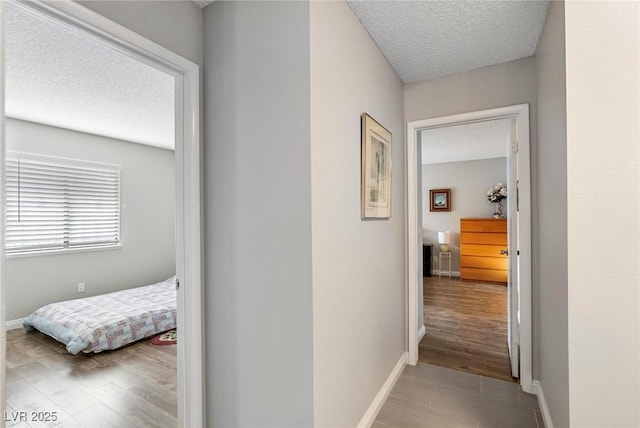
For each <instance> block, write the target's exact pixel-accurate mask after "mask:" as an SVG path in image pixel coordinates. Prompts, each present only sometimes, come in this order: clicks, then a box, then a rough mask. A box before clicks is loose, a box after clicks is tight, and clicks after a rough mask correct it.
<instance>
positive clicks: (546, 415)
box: [531, 380, 553, 428]
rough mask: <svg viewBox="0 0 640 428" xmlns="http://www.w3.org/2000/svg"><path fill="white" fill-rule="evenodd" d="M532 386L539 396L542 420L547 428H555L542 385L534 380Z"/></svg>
mask: <svg viewBox="0 0 640 428" xmlns="http://www.w3.org/2000/svg"><path fill="white" fill-rule="evenodd" d="M531 386H533V390H534V391H535V393H536V395H537V396H538V405H539V406H540V412H541V413H542V420H543V421H544V426H545V428H553V421H552V420H551V413H550V412H549V406H548V405H547V400H546V398H545V397H544V392H543V391H542V385H541V384H540V381H539V380H534V381H533V382H532V385H531Z"/></svg>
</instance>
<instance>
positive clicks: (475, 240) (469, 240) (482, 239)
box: [460, 232, 507, 248]
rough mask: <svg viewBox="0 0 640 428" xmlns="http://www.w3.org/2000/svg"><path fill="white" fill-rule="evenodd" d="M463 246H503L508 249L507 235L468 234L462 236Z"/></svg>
mask: <svg viewBox="0 0 640 428" xmlns="http://www.w3.org/2000/svg"><path fill="white" fill-rule="evenodd" d="M460 243H461V244H483V245H502V246H504V247H505V248H506V245H507V234H506V233H480V232H466V233H461V234H460Z"/></svg>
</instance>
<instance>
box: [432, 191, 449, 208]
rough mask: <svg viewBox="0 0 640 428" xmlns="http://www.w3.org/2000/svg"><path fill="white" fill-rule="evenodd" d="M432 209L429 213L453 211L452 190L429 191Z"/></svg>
mask: <svg viewBox="0 0 640 428" xmlns="http://www.w3.org/2000/svg"><path fill="white" fill-rule="evenodd" d="M429 200H430V201H431V209H430V210H429V211H451V189H431V190H429Z"/></svg>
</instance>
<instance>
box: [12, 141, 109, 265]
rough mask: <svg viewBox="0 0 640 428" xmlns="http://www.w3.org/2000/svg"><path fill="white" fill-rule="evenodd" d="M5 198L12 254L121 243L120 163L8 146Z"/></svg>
mask: <svg viewBox="0 0 640 428" xmlns="http://www.w3.org/2000/svg"><path fill="white" fill-rule="evenodd" d="M5 202H6V203H5V210H6V211H5V216H6V218H5V222H6V239H5V250H6V254H8V255H11V254H21V253H37V252H45V251H65V250H71V249H82V248H85V249H87V248H96V247H108V246H116V245H118V244H119V241H120V168H119V167H118V166H115V165H106V164H98V163H92V162H84V161H75V160H68V159H60V158H53V157H46V156H36V155H31V154H23V153H11V152H9V153H7V157H6V201H5Z"/></svg>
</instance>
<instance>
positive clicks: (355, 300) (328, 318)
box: [310, 2, 406, 427]
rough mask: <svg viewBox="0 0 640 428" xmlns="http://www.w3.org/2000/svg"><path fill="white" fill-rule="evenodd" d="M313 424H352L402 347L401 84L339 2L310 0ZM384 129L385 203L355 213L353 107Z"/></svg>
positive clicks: (356, 129)
mask: <svg viewBox="0 0 640 428" xmlns="http://www.w3.org/2000/svg"><path fill="white" fill-rule="evenodd" d="M310 9H311V10H310V14H311V18H310V19H311V183H312V184H311V190H312V192H311V195H312V196H311V201H312V219H313V222H312V230H313V241H312V248H313V251H312V252H313V349H314V353H313V362H314V370H313V374H314V379H313V382H314V389H313V391H314V397H315V400H314V401H315V405H314V425H315V426H316V427H355V426H357V425H358V422H359V421H360V420H361V418H362V417H363V416H364V414H365V412H366V410H367V408H368V407H369V405H370V404H371V402H372V401H373V399H374V397H375V396H376V394H377V393H378V391H379V390H380V388H381V387H382V385H383V383H384V381H385V380H386V379H387V377H388V376H389V374H390V373H391V371H392V369H393V367H394V366H395V365H396V364H397V363H398V360H399V359H400V357H401V356H402V354H403V353H404V351H405V333H404V331H405V323H406V320H405V316H406V311H405V306H406V300H405V226H404V223H405V221H404V219H405V208H404V207H405V197H404V123H403V111H402V110H403V104H402V103H403V101H402V99H403V89H402V88H403V85H402V82H401V81H400V79H399V78H398V77H397V75H396V74H395V72H394V71H393V69H392V68H391V66H390V65H389V63H388V62H387V60H386V59H385V57H384V56H383V55H382V53H381V52H380V51H379V49H378V48H377V46H376V45H375V44H374V42H373V41H372V40H371V38H370V37H369V35H368V34H367V32H366V31H365V30H364V28H363V27H362V25H361V24H360V22H359V21H358V19H357V18H356V17H355V15H354V14H353V12H352V11H351V9H350V8H349V7H348V6H347V4H346V3H344V2H311V6H310ZM363 112H367V113H369V114H370V115H371V116H372V117H374V118H375V119H376V120H378V121H379V122H380V123H381V124H382V125H383V126H385V127H386V128H387V129H389V130H390V131H391V133H392V138H393V143H392V160H393V172H392V174H393V178H392V207H391V218H390V219H387V220H361V219H360V115H361V114H362V113H363Z"/></svg>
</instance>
